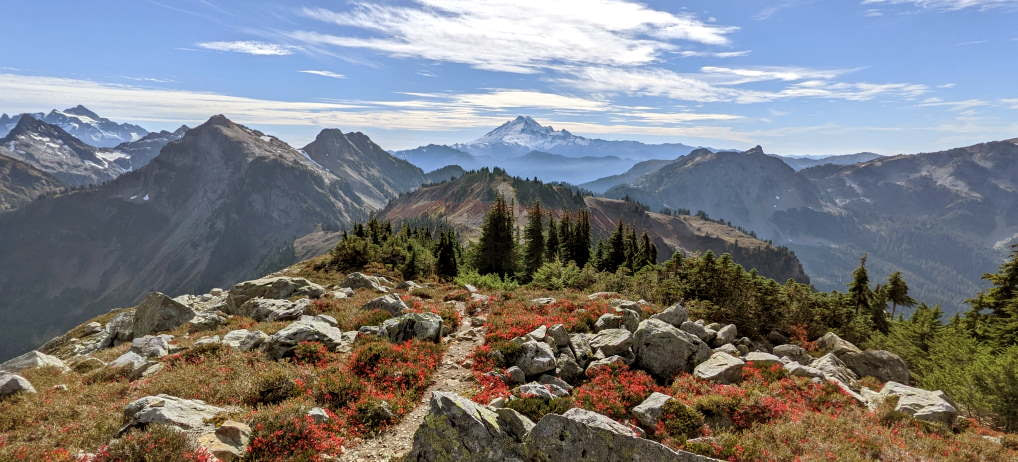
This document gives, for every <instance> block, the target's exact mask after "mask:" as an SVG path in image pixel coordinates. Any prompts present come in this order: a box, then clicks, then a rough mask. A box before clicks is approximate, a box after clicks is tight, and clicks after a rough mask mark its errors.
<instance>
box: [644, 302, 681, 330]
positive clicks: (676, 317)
mask: <svg viewBox="0 0 1018 462" xmlns="http://www.w3.org/2000/svg"><path fill="white" fill-rule="evenodd" d="M650 319H659V320H661V321H664V322H667V323H668V324H671V325H673V326H675V327H679V326H681V325H682V323H684V322H686V321H688V320H689V310H687V309H686V307H684V306H682V305H680V304H678V303H676V304H674V305H672V306H669V307H668V308H665V310H664V311H662V312H660V313H658V314H655V315H653V316H651V317H650Z"/></svg>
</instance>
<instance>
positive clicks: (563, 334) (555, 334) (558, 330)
mask: <svg viewBox="0 0 1018 462" xmlns="http://www.w3.org/2000/svg"><path fill="white" fill-rule="evenodd" d="M549 339H550V340H551V341H549ZM545 342H547V343H548V344H549V345H551V346H554V347H557V348H562V347H567V346H569V331H567V330H566V327H565V326H563V325H562V324H555V325H553V326H551V327H549V328H548V336H547V338H545Z"/></svg>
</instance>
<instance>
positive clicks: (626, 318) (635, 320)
mask: <svg viewBox="0 0 1018 462" xmlns="http://www.w3.org/2000/svg"><path fill="white" fill-rule="evenodd" d="M615 313H616V314H618V315H621V316H622V327H624V328H625V329H626V330H628V331H629V332H636V329H637V328H639V327H640V313H639V312H638V311H635V310H632V309H629V308H615Z"/></svg>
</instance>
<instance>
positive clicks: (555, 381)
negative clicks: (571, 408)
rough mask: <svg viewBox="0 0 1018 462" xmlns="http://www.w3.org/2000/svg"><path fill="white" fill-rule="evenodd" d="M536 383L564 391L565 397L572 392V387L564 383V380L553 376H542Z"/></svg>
mask: <svg viewBox="0 0 1018 462" xmlns="http://www.w3.org/2000/svg"><path fill="white" fill-rule="evenodd" d="M537 382H538V383H540V384H542V385H555V386H556V387H559V388H561V389H563V390H565V391H566V394H567V395H568V394H569V392H571V391H573V386H572V385H570V384H568V383H566V381H565V380H562V379H560V378H558V377H555V376H554V375H549V374H542V375H541V377H540V378H538V379H537Z"/></svg>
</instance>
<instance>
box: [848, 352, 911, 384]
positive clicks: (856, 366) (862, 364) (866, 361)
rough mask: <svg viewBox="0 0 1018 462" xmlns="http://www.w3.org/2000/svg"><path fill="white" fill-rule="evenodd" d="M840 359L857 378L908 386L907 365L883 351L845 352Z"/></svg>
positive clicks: (899, 358)
mask: <svg viewBox="0 0 1018 462" xmlns="http://www.w3.org/2000/svg"><path fill="white" fill-rule="evenodd" d="M838 359H841V360H842V361H843V362H844V363H845V365H846V366H848V368H849V369H851V370H852V372H855V373H856V374H858V375H859V377H876V378H877V379H879V380H880V381H881V382H898V383H903V384H905V385H908V383H909V379H910V374H909V372H908V364H906V363H905V360H903V359H901V357H900V356H898V355H896V354H894V353H891V352H890V351H884V350H866V351H863V352H862V353H853V352H845V353H844V354H842V355H840V356H839V357H838Z"/></svg>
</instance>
